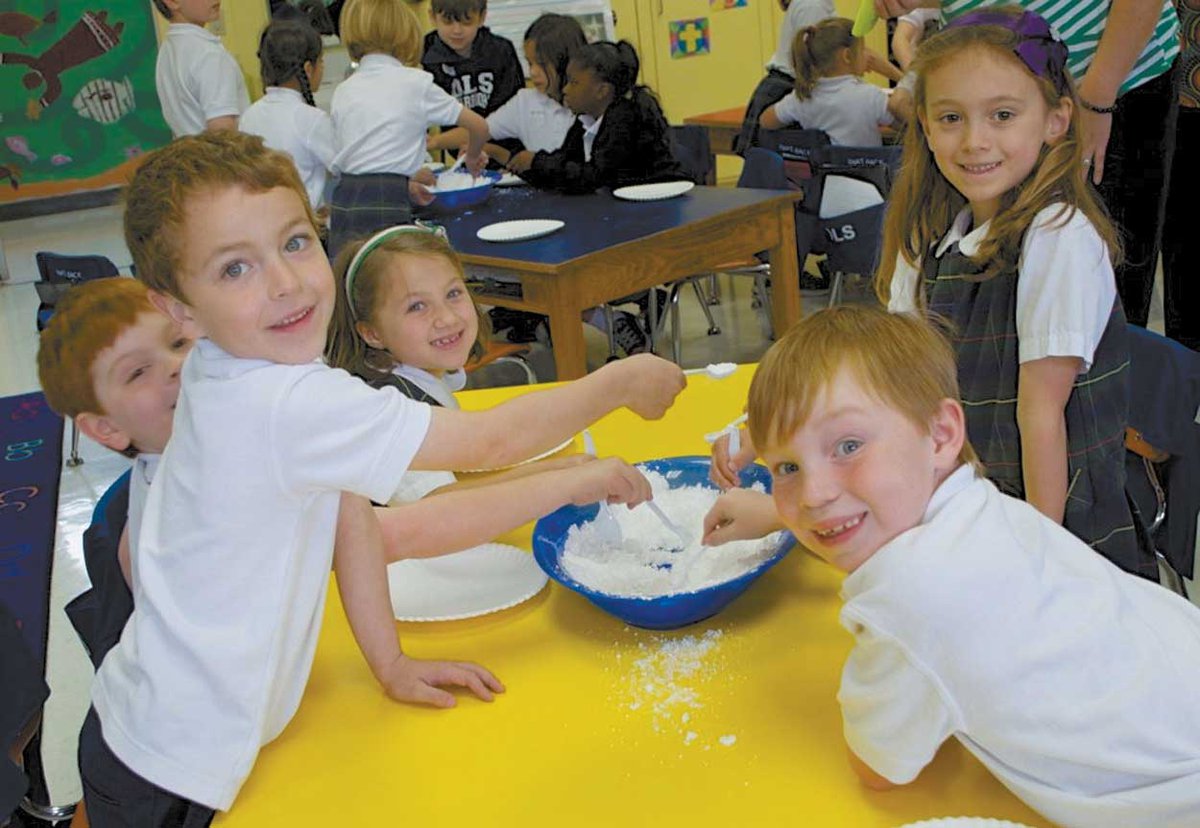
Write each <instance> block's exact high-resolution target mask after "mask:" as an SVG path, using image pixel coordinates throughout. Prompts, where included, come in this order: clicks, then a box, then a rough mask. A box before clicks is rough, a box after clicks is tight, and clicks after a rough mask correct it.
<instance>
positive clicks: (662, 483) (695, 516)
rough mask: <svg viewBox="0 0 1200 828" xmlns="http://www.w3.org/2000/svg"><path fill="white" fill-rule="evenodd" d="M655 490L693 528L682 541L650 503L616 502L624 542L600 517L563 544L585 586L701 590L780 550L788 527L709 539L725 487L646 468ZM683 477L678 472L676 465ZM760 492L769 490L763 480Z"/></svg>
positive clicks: (620, 590) (571, 569)
mask: <svg viewBox="0 0 1200 828" xmlns="http://www.w3.org/2000/svg"><path fill="white" fill-rule="evenodd" d="M642 471H643V472H644V473H645V475H646V478H647V479H648V480H649V481H650V487H651V489H652V490H653V491H654V502H655V503H656V504H658V507H659V508H660V509H662V510H663V511H664V512H666V514H667V517H669V518H671V520H673V521H674V522H675V523H677V524H679V526H681V527H682V528H683V530H684V531H685V532H686V533H687V535H688V537H689V539H690V543H688V544H687V545H686V546H684V547H683V548H682V549H680V551H678V552H676V551H673V550H674V549H676V548H679V547H680V546H681V542H680V540H679V538H678V537H676V536H675V534H674V533H672V532H671V530H670V529H668V528H667V527H666V526H665V525H663V523H662V521H661V520H659V519H658V516H657V515H655V514H654V513H653V512H652V511H650V510H649V509H648V508H646V507H645V506H644V505H643V506H638V507H636V508H634V509H626V508H625V507H623V506H614V507H613V508H612V510H611V511H612V514H613V515H614V516H615V517H616V519H617V523H618V524H619V525H620V527H621V535H622V538H623V540H622V543H621V544H620V545H619V546H613V545H610V544H608V543H606V542H605V541H604V540H603V538H602V537H601V535H600V532H599V531H598V530H597V528H596V525H595V523H594V522H589V523H584V524H581V525H580V526H573V527H571V529H570V531H569V532H568V533H567V540H566V543H565V544H564V545H563V555H562V565H563V569H565V570H566V572H567V574H568V575H570V576H571V577H572V578H574V579H575V580H576V581H578V582H579V583H581V584H583V585H584V586H587V587H589V588H590V589H594V590H596V591H598V592H605V593H608V594H609V595H622V596H627V597H640V598H655V597H658V596H661V595H674V594H678V593H683V592H695V591H696V590H699V589H703V588H704V587H709V586H714V585H716V584H720V583H724V582H725V581H729V580H731V579H733V578H736V577H737V576H739V575H742V574H744V573H746V572H749V571H750V570H751V569H754V568H755V567H756V566H758V565H759V564H760V563H762V562H763V561H764V560H766V559H767V558H769V557H771V555H772V554H774V552H775V549H776V547H777V546H778V545H779V538H780V533H778V532H776V533H774V534H771V535H768V536H767V537H765V538H761V539H759V540H750V541H733V542H731V543H727V544H724V545H722V546H713V547H709V546H701V545H700V539H701V537H702V536H703V534H704V516H705V515H706V514H707V513H708V510H709V509H711V508H712V505H713V503H715V502H716V500H717V497H718V496H719V494H720V493H719V492H718V491H717V490H715V489H710V488H708V487H706V486H680V487H679V488H676V489H672V488H671V487H670V483H669V481H668V479H667V477H664V476H663V475H661V474H659V473H657V472H653V471H649V470H647V469H643V470H642ZM669 474H673V475H676V476H677V473H676V472H671V473H669ZM754 488H755V490H756V491H760V492H761V491H764V488H763V486H762V485H761V484H755V486H754Z"/></svg>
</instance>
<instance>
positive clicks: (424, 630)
mask: <svg viewBox="0 0 1200 828" xmlns="http://www.w3.org/2000/svg"><path fill="white" fill-rule="evenodd" d="M752 371H753V368H752V367H750V366H747V367H744V368H742V369H740V370H739V371H738V372H737V373H736V374H735V375H734V376H733V377H731V378H729V379H726V380H723V381H719V382H717V381H713V380H711V379H709V378H708V377H706V376H703V375H694V376H690V377H689V382H688V388H687V390H686V391H685V392H684V393H683V394H682V395H681V396H680V398H679V400H678V402H677V403H676V405H675V407H674V408H673V409H672V410H671V411H670V412H669V413H668V415H667V417H666V418H664V419H663V420H660V421H657V422H653V423H644V422H643V421H641V420H639V419H638V418H637V417H636V416H634V415H633V414H631V413H630V412H628V411H624V410H622V411H619V412H616V413H614V414H612V415H610V416H609V417H607V418H605V419H604V420H603V421H601V422H600V423H598V424H596V426H595V427H593V428H592V433H593V435H594V436H595V438H596V443H597V446H598V448H599V450H600V453H601V454H602V455H603V454H606V453H608V454H620V455H621V456H623V457H625V459H627V460H629V461H638V460H644V459H649V458H653V457H664V456H673V455H681V454H706V453H707V452H708V447H707V445H706V444H705V443H704V441H703V434H704V433H705V432H707V431H713V430H716V429H717V428H719V427H720V426H723V425H724V424H725V423H727V422H728V421H729V420H731V419H733V418H734V417H736V416H737V415H738V414H739V413H740V411H741V408H742V405H743V404H744V401H745V395H746V389H747V388H748V386H749V382H750V377H751V374H752ZM521 390H522V389H495V390H489V391H478V392H469V393H467V394H463V395H461V399H462V402H463V406H464V407H465V408H480V407H485V406H489V405H493V404H495V403H497V402H499V401H501V400H502V399H505V398H506V397H508V396H511V395H512V394H514V393H519V392H520V391H521ZM531 529H532V527H531V526H529V527H525V528H524V529H522V530H520V531H517V532H514V533H511V534H510V535H509V536H506V537H505V538H503V539H502V540H504V541H506V542H509V543H513V544H515V545H518V546H522V547H524V548H526V549H528V548H529V539H530V534H531ZM840 581H841V575H840V574H839V573H837V572H836V571H835V570H833V569H832V568H830V567H828V566H826V565H825V564H823V563H821V562H819V561H817V560H816V559H814V558H811V557H808V556H806V555H805V554H804V553H803V552H800V551H797V552H794V553H793V554H791V555H789V556H788V557H787V558H786V559H784V560H783V561H782V562H780V564H779V565H777V566H776V567H775V568H774V569H772V570H771V571H770V572H768V573H767V574H766V575H764V576H763V577H762V578H761V579H760V580H759V581H758V582H756V583H755V584H754V585H753V586H751V588H750V589H749V590H748V591H747V592H746V593H745V594H744V595H742V596H741V597H740V598H738V599H737V600H736V601H735V602H734V603H733V604H732V605H730V606H729V607H728V608H727V609H726V610H725V611H724V612H722V613H721V614H719V615H717V616H716V617H714V618H710V619H708V620H707V621H704V622H701V623H699V624H696V625H693V626H691V627H688V628H685V629H682V630H677V631H672V632H651V631H647V630H638V629H634V628H631V627H627V626H625V625H624V624H623V623H621V622H620V621H618V620H617V619H615V618H613V617H611V616H609V615H607V614H605V613H604V612H602V611H601V610H599V609H597V608H596V607H594V606H592V604H590V603H589V602H588V601H586V600H585V599H584V598H583V597H582V596H579V595H577V594H575V593H573V592H571V591H569V590H567V589H565V588H563V587H561V586H559V585H558V584H555V583H553V582H551V583H550V584H549V585H548V586H547V588H546V589H544V590H543V591H542V592H541V593H540V594H539V595H538V596H537V597H536V598H534V599H533V600H531V601H528V602H526V603H524V604H521V605H519V606H517V607H514V608H512V609H509V610H505V611H503V612H500V613H495V614H492V615H487V616H483V617H480V618H475V619H470V620H465V621H454V622H444V623H434V624H418V623H400V624H398V627H399V629H400V635H401V640H402V644H403V646H404V649H405V652H407V653H409V654H410V655H414V656H418V657H426V658H449V659H467V660H472V661H477V662H479V663H481V664H483V665H485V666H487V667H488V668H489V669H491V670H492V671H494V672H495V673H496V674H497V676H499V678H500V679H501V680H502V681H503V682H504V683H505V685H506V686H507V688H508V692H507V693H505V694H503V695H501V696H499V697H498V698H497V700H496V701H495V702H494V703H492V704H487V703H484V702H480V701H477V700H475V699H474V698H473V697H467V696H465V695H460V696H459V705H458V707H457V708H455V709H452V710H433V709H427V708H421V707H416V706H410V705H403V704H398V703H395V702H392V701H389V700H388V699H387V697H386V696H384V694H383V692H382V690H381V689H380V688H379V686H378V685H377V684H376V683H375V680H374V678H373V677H372V676H371V673H370V671H369V669H368V668H367V665H366V663H365V662H364V661H363V659H362V658H361V656H360V655H359V652H358V650H357V648H356V646H355V644H354V639H353V638H352V637H351V634H350V630H349V627H348V625H347V623H346V620H345V616H344V615H343V613H342V608H341V604H340V602H339V600H338V595H337V590H336V587H335V586H333V585H331V586H330V590H329V599H328V602H327V606H326V610H325V622H324V626H323V628H322V630H321V638H320V644H319V646H318V648H317V655H316V662H315V664H314V666H313V671H312V676H311V678H310V680H309V683H308V688H307V690H306V692H305V697H304V700H303V702H302V703H301V705H300V710H299V712H298V713H297V714H296V717H295V718H294V719H293V721H292V722H291V724H289V725H288V727H287V729H286V730H285V731H284V732H283V734H282V735H281V736H280V737H279V738H278V739H277V740H275V742H273V743H272V744H270V745H268V746H266V747H265V748H264V749H263V751H262V753H261V754H260V756H259V758H258V763H257V764H256V766H255V768H254V770H253V772H252V773H251V775H250V778H249V779H248V780H247V782H246V785H245V787H244V788H243V789H242V792H241V794H240V796H239V797H238V799H237V801H236V803H235V804H234V806H233V809H232V810H231V811H229V812H228V813H226V814H222V815H220V816H218V818H217V821H216V823H215V824H216V825H218V826H222V827H223V828H231V826H255V828H267V827H268V826H288V827H289V828H295V827H296V826H310V825H312V826H316V825H364V824H367V823H368V821H370V822H372V823H374V824H388V823H389V822H390V821H391V820H392V819H395V820H396V821H397V823H398V824H399V823H400V822H401V821H402V822H403V823H404V824H424V825H499V826H507V825H516V824H524V825H542V824H546V823H549V822H555V823H560V824H563V825H571V826H588V825H616V826H631V825H643V824H649V823H652V822H653V823H659V824H667V825H748V824H749V825H762V824H771V823H777V824H781V825H821V826H839V825H845V826H855V828H868V827H869V826H880V828H885V827H887V828H893V827H894V826H899V825H902V824H904V823H907V822H913V821H917V820H922V819H930V818H933V817H944V816H961V815H974V816H987V817H994V818H998V819H1010V820H1014V821H1018V822H1023V823H1026V824H1028V825H1032V826H1046V825H1048V823H1047V822H1046V821H1045V820H1043V819H1041V818H1040V817H1038V816H1037V815H1036V814H1034V813H1033V812H1032V811H1031V810H1029V809H1028V808H1027V807H1025V806H1024V805H1023V804H1022V803H1021V802H1019V801H1018V800H1017V799H1016V798H1015V797H1014V796H1012V794H1010V793H1009V792H1008V791H1007V790H1005V789H1004V788H1003V786H1001V785H1000V783H999V782H997V781H996V780H995V779H994V778H992V777H991V776H990V775H989V774H988V773H987V771H985V770H984V768H983V766H982V765H980V764H979V763H978V762H977V761H976V760H975V759H974V757H972V756H971V755H970V754H969V753H967V752H966V750H964V749H963V748H961V747H960V746H959V745H958V744H957V743H956V742H952V743H949V744H947V745H946V746H945V747H944V748H943V749H942V751H941V752H940V753H939V754H938V756H937V758H936V759H935V761H934V762H933V763H932V764H931V765H930V766H929V767H928V768H926V769H925V771H924V772H923V773H922V774H921V776H920V777H919V778H918V779H917V781H916V782H914V783H913V784H911V785H908V786H906V787H904V788H901V789H897V790H895V791H890V792H887V793H875V792H872V791H869V790H867V789H865V788H863V787H862V786H861V785H860V784H859V782H858V780H857V778H856V777H855V775H854V773H853V771H851V769H850V766H849V764H848V762H847V760H846V749H845V746H844V742H843V740H842V733H841V717H840V714H839V711H838V705H837V700H836V697H835V696H836V693H837V688H838V683H839V680H840V676H841V668H842V663H843V661H844V660H845V658H846V655H847V653H848V652H849V650H850V647H851V644H852V640H851V637H850V635H849V634H848V633H847V632H845V631H844V630H843V629H842V628H841V627H840V626H839V625H838V621H837V614H838V609H839V600H838V587H839V584H840ZM710 630H718V631H720V635H719V636H717V637H716V638H715V642H714V644H713V646H712V648H711V650H709V651H708V652H707V653H706V654H704V655H703V656H702V658H701V659H700V664H699V666H698V669H696V670H695V671H694V672H692V673H691V674H690V675H680V674H676V676H675V678H674V680H672V679H671V677H670V676H669V675H667V674H666V673H665V669H666V666H665V662H666V661H667V660H668V659H666V658H664V657H661V654H662V653H663V652H664V650H663V649H662V646H663V644H664V643H666V642H671V641H676V640H678V639H683V638H687V637H692V640H694V639H696V638H699V637H701V636H703V635H704V634H705V633H707V632H708V631H710ZM655 656H660V657H659V658H657V660H652V661H651V662H650V663H647V662H646V661H645V660H644V659H646V658H647V657H651V659H654V658H655ZM639 661H641V664H639ZM677 666H683V665H679V664H677ZM684 672H685V673H686V670H685V671H684ZM671 693H673V694H674V695H673V696H671V695H670V694H671ZM685 714H686V720H685ZM722 737H724V738H722ZM818 820H819V822H818Z"/></svg>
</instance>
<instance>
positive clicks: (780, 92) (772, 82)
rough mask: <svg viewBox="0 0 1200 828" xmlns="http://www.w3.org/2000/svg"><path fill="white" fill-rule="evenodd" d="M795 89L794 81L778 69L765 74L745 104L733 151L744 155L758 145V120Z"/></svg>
mask: <svg viewBox="0 0 1200 828" xmlns="http://www.w3.org/2000/svg"><path fill="white" fill-rule="evenodd" d="M795 88H796V81H795V79H794V78H792V76H791V75H786V74H784V73H783V72H780V71H779V70H778V69H772V70H770V71H769V72H767V75H766V77H764V78H763V79H762V80H760V81H759V82H758V86H756V87H754V94H753V95H751V96H750V103H748V104H746V115H745V117H744V118H743V119H742V131H741V132H740V133H739V134H738V137H737V141H736V142H735V143H734V145H733V151H734V152H736V153H737V154H738V155H745V154H746V150H748V149H750V147H753V146H756V145H757V144H758V119H759V117H760V116H761V115H762V114H763V112H765V111H766V110H767V108H768V107H771V106H773V105H775V104H777V103H779V102H780V101H781V100H783V99H784V98H785V97H787V94H788V93H789V92H791V91H792V90H793V89H795Z"/></svg>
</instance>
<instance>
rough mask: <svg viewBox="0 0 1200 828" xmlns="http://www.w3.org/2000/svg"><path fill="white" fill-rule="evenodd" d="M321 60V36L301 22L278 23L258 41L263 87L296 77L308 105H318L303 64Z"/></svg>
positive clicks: (276, 21) (277, 21)
mask: <svg viewBox="0 0 1200 828" xmlns="http://www.w3.org/2000/svg"><path fill="white" fill-rule="evenodd" d="M320 59H321V36H320V35H318V34H317V33H316V30H314V29H313V27H312V26H310V25H308V24H307V23H304V22H302V21H298V20H275V21H273V22H272V23H271V24H270V25H269V26H267V28H266V29H265V30H264V31H263V33H262V37H261V38H259V41H258V61H259V65H260V67H261V72H262V82H263V86H281V85H283V84H285V83H287V82H288V81H290V80H292V79H293V78H295V79H296V80H297V81H298V82H299V84H300V94H301V95H303V96H304V100H305V102H306V103H307V104H308V105H309V106H316V103H315V102H314V100H313V93H312V88H311V86H310V84H309V81H308V73H307V72H306V71H304V64H306V63H314V64H315V63H316V62H317V61H318V60H320Z"/></svg>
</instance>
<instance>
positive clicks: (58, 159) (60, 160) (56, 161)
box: [50, 152, 75, 167]
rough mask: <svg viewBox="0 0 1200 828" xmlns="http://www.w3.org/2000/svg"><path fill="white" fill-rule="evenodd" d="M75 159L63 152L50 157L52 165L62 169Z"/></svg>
mask: <svg viewBox="0 0 1200 828" xmlns="http://www.w3.org/2000/svg"><path fill="white" fill-rule="evenodd" d="M74 160H75V159H74V158H72V157H71V156H69V155H63V154H62V153H61V152H56V153H54V155H51V156H50V163H51V164H53V165H54V166H56V167H61V166H62V165H63V164H70V163H71V162H72V161H74Z"/></svg>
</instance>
